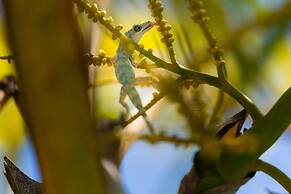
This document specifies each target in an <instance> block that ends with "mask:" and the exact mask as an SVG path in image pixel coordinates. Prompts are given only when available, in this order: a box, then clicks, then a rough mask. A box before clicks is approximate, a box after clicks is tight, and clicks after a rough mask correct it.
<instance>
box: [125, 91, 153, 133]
mask: <svg viewBox="0 0 291 194" xmlns="http://www.w3.org/2000/svg"><path fill="white" fill-rule="evenodd" d="M126 90H127V94H128V97H129V99H130V100H131V102H132V103H133V105H134V106H135V107H136V108H137V109H138V111H139V112H140V113H141V115H142V116H143V118H144V120H145V122H146V124H147V126H148V128H149V130H150V132H151V133H152V134H153V133H154V128H153V126H152V124H151V123H150V121H149V120H148V117H147V114H146V112H145V110H144V108H143V106H142V102H141V99H140V96H139V94H138V92H137V90H136V88H135V87H134V86H132V85H129V86H126Z"/></svg>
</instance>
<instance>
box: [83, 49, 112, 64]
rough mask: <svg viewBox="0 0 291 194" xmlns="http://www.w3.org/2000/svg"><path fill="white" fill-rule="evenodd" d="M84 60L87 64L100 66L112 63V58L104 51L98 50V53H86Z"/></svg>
mask: <svg viewBox="0 0 291 194" xmlns="http://www.w3.org/2000/svg"><path fill="white" fill-rule="evenodd" d="M86 60H87V62H88V64H89V65H91V64H92V65H95V66H102V65H108V66H112V65H113V60H112V58H111V57H108V56H106V53H105V51H103V50H100V51H99V54H98V55H91V54H87V55H86Z"/></svg>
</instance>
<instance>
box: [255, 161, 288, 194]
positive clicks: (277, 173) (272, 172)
mask: <svg viewBox="0 0 291 194" xmlns="http://www.w3.org/2000/svg"><path fill="white" fill-rule="evenodd" d="M254 170H257V171H262V172H264V173H266V174H267V175H269V176H271V177H272V178H273V179H274V180H276V181H277V182H278V183H280V185H282V186H283V187H284V188H285V189H286V191H288V193H291V179H290V178H289V177H288V176H287V175H286V174H284V173H283V172H282V171H281V170H280V169H278V168H276V167H275V166H273V165H271V164H269V163H267V162H264V161H262V160H258V161H257V162H256V164H255V168H254Z"/></svg>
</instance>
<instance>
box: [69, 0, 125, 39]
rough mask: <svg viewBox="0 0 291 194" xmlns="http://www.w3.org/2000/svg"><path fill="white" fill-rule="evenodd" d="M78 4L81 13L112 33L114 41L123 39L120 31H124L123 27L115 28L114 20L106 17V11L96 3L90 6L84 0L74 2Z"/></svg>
mask: <svg viewBox="0 0 291 194" xmlns="http://www.w3.org/2000/svg"><path fill="white" fill-rule="evenodd" d="M74 1H75V3H76V4H77V7H78V10H79V12H81V13H82V12H85V13H86V14H87V16H88V18H89V19H92V20H93V22H100V23H101V24H103V25H104V26H106V27H107V28H108V29H109V30H110V31H111V32H112V39H113V40H115V39H117V38H122V34H121V33H120V31H121V30H122V28H123V26H122V25H117V26H115V27H114V26H113V25H112V23H113V18H112V17H111V16H109V17H106V11H105V10H101V9H100V8H99V7H98V5H97V4H96V3H93V4H91V5H90V4H89V3H87V2H85V1H82V0H74Z"/></svg>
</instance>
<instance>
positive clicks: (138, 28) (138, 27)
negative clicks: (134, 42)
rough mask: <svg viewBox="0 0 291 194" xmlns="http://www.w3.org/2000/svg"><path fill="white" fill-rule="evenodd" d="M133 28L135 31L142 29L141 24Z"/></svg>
mask: <svg viewBox="0 0 291 194" xmlns="http://www.w3.org/2000/svg"><path fill="white" fill-rule="evenodd" d="M133 30H134V31H135V32H139V31H141V26H140V25H136V26H134V27H133Z"/></svg>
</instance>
